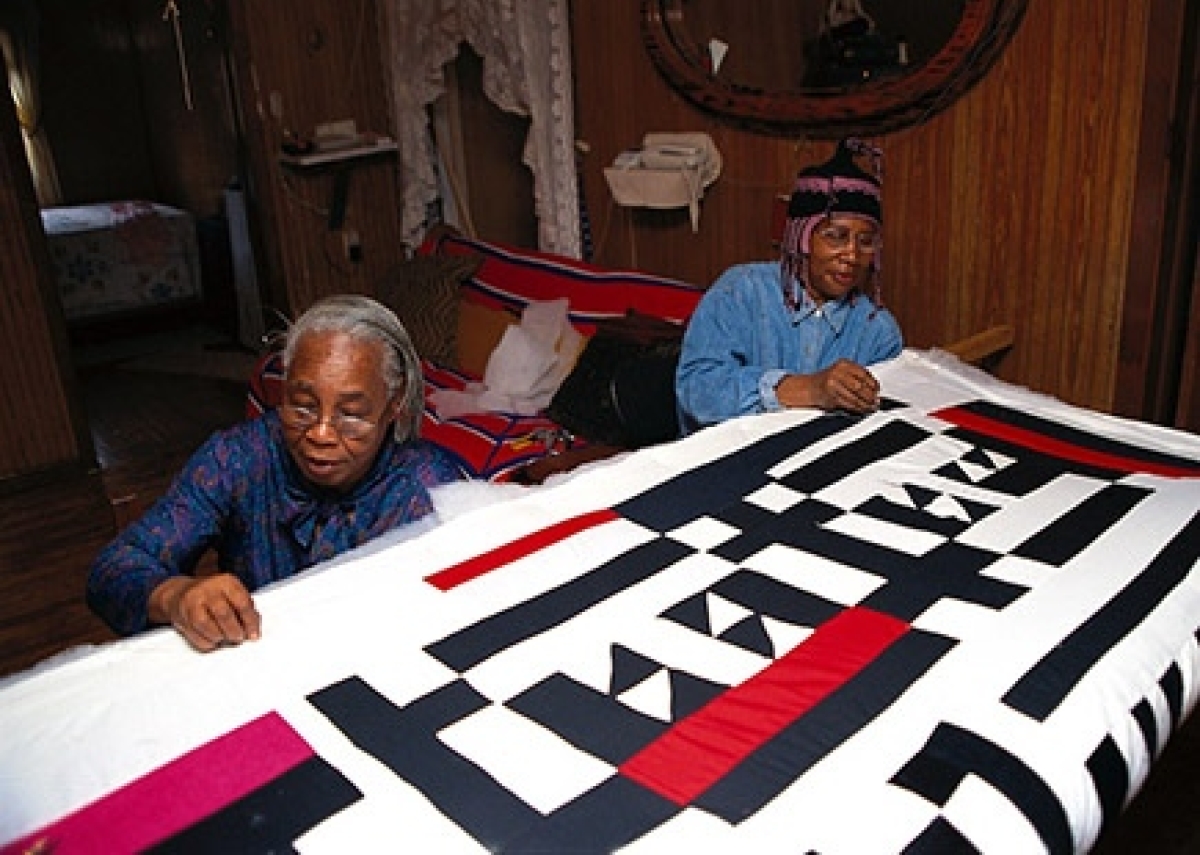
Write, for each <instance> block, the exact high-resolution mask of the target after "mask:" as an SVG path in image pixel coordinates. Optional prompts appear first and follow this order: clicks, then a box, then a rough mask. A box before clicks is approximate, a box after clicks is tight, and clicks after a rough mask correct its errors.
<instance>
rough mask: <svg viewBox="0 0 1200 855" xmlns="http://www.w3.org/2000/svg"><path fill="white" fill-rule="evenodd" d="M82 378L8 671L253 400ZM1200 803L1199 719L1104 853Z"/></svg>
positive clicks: (103, 370)
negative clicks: (79, 425)
mask: <svg viewBox="0 0 1200 855" xmlns="http://www.w3.org/2000/svg"><path fill="white" fill-rule="evenodd" d="M80 379H81V381H82V384H83V389H84V393H85V395H86V401H87V409H88V412H89V416H90V420H91V425H92V430H93V433H94V442H95V445H96V449H97V456H98V458H99V459H100V462H101V464H102V468H100V469H99V470H97V471H95V472H92V473H88V474H80V475H76V476H71V477H63V478H59V479H54V480H52V481H49V482H47V483H42V484H39V485H36V486H31V487H29V488H28V489H25V490H22V491H21V492H19V493H15V494H5V493H3V492H0V520H3V524H2V525H0V675H4V674H9V673H12V672H15V671H18V670H21V669H24V668H26V667H28V666H30V665H33V664H34V663H36V662H38V661H40V660H42V659H44V658H45V657H47V656H50V655H52V654H54V653H57V652H60V651H62V650H65V649H67V648H70V647H73V646H75V645H79V644H89V643H98V642H104V641H106V640H109V639H110V638H111V637H112V636H111V635H110V633H109V632H108V630H107V629H106V628H105V627H104V626H103V624H101V623H100V621H99V620H97V619H96V618H95V617H94V616H92V615H91V613H90V612H89V611H88V610H87V608H86V606H85V605H84V603H83V586H84V579H85V576H86V573H87V567H88V565H89V563H90V562H91V560H92V558H93V557H94V556H95V554H96V552H97V551H98V550H99V549H100V548H101V547H102V546H103V545H104V544H105V543H106V542H107V541H108V540H109V539H110V538H111V537H112V535H113V534H114V532H115V530H116V524H117V522H116V520H117V517H119V516H121V515H122V514H124V515H130V514H132V513H136V511H137V509H138V508H140V507H142V506H144V505H145V504H146V503H147V502H149V501H151V500H152V499H153V498H154V497H155V496H157V495H158V494H160V493H161V492H162V490H163V489H165V487H166V485H167V484H168V482H169V480H170V478H171V477H172V475H173V474H174V472H175V471H176V470H177V469H178V467H179V465H180V464H181V463H182V462H183V461H184V460H185V459H186V457H187V455H188V454H189V453H190V452H191V451H192V450H193V449H194V448H195V447H196V445H198V444H199V443H200V442H201V441H202V440H203V439H204V437H206V436H207V435H208V434H209V433H210V432H211V431H212V430H213V429H215V428H217V427H221V426H224V425H227V424H232V423H233V422H235V421H236V420H238V419H239V418H241V417H242V413H243V408H244V403H245V402H244V394H245V387H244V386H243V385H241V384H237V383H234V382H231V381H229V380H222V379H214V378H208V377H196V376H186V375H178V374H161V373H155V372H145V371H128V370H121V369H113V368H109V367H104V366H101V367H98V368H93V369H89V370H87V371H84V372H82V373H81V375H80ZM114 503H115V505H116V507H115V509H114ZM1198 804H1200V715H1197V716H1193V719H1192V721H1191V722H1190V724H1189V725H1188V726H1186V727H1184V728H1183V729H1182V730H1181V731H1180V732H1179V733H1178V734H1176V735H1175V737H1174V738H1173V740H1172V744H1171V746H1170V750H1168V751H1167V752H1166V755H1165V756H1164V757H1163V758H1162V759H1161V760H1160V762H1159V764H1158V765H1157V767H1156V769H1155V772H1154V774H1153V775H1152V776H1151V778H1150V780H1149V781H1148V782H1147V784H1146V786H1145V788H1144V789H1143V791H1142V793H1141V794H1140V795H1139V796H1138V798H1137V799H1136V800H1135V801H1134V803H1133V804H1132V805H1131V806H1130V808H1129V809H1128V811H1127V813H1126V815H1125V816H1124V817H1123V818H1122V820H1121V822H1120V823H1118V825H1117V826H1116V827H1115V828H1114V829H1113V830H1112V831H1111V832H1109V834H1108V835H1107V836H1106V837H1105V838H1104V839H1103V840H1102V841H1101V842H1100V845H1099V846H1098V847H1097V848H1096V849H1095V850H1094V852H1098V853H1102V855H1126V853H1131V854H1132V853H1137V854H1138V855H1141V854H1142V853H1154V855H1184V853H1189V855H1194V853H1200V817H1198V816H1197V810H1196V806H1197V805H1198Z"/></svg>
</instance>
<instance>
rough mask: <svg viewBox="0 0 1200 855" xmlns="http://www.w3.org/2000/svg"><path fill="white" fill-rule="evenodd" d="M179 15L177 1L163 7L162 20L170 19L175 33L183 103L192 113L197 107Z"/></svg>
mask: <svg viewBox="0 0 1200 855" xmlns="http://www.w3.org/2000/svg"><path fill="white" fill-rule="evenodd" d="M179 15H180V12H179V5H178V4H177V3H176V2H175V0H167V5H166V6H164V7H163V13H162V19H163V20H164V21H166V20H168V19H170V21H171V26H172V29H174V31H175V53H176V55H177V56H178V57H179V77H180V79H181V80H182V82H183V103H184V106H185V107H187V108H188V110H189V111H190V110H194V109H196V105H195V103H194V102H193V101H192V79H191V75H190V74H189V73H188V64H187V52H186V51H185V49H184V46H183V30H182V28H181V27H180V25H179Z"/></svg>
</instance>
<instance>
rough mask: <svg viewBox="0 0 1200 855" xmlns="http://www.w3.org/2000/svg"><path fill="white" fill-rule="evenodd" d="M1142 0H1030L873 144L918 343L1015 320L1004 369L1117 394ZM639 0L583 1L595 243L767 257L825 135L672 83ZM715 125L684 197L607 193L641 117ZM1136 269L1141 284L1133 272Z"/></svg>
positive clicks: (1144, 45)
mask: <svg viewBox="0 0 1200 855" xmlns="http://www.w3.org/2000/svg"><path fill="white" fill-rule="evenodd" d="M1151 3H1152V0H1091V2H1087V3H1063V2H1057V0H1030V2H1029V7H1028V11H1027V14H1026V18H1025V20H1024V22H1023V24H1022V26H1021V29H1020V30H1019V32H1018V33H1017V35H1016V38H1015V40H1014V41H1013V43H1012V44H1011V45H1010V46H1009V49H1008V50H1007V51H1006V52H1005V54H1004V55H1003V56H1002V58H1001V60H1000V61H999V63H998V64H997V65H996V67H995V68H993V70H992V71H991V73H990V74H989V75H988V76H987V77H986V78H985V79H984V80H983V81H982V82H981V83H980V84H978V85H977V86H976V87H975V88H974V89H972V90H971V91H970V92H969V93H968V94H967V95H966V96H965V97H964V98H963V99H962V100H960V101H959V102H958V103H957V104H956V105H954V106H952V107H951V108H950V109H949V110H947V111H946V112H944V113H942V114H940V115H939V116H937V117H935V118H934V119H932V120H930V121H929V122H927V123H925V124H923V125H921V126H919V127H916V128H912V129H909V130H905V131H901V132H898V133H895V134H891V135H888V136H885V137H882V138H879V139H876V140H875V142H876V143H878V144H879V145H881V146H882V148H883V149H884V152H885V190H884V212H885V219H886V250H885V252H886V254H885V260H884V276H885V279H884V289H885V290H884V297H885V300H886V302H887V303H888V305H889V306H890V308H891V309H892V310H893V311H894V312H895V313H896V315H897V316H898V318H899V320H900V322H901V324H902V326H903V328H904V331H905V335H906V338H907V340H908V342H909V343H910V344H912V345H914V346H917V347H927V346H931V345H935V344H938V343H940V342H947V341H951V340H954V339H956V338H959V337H962V336H965V335H967V334H969V333H971V332H973V331H977V330H979V329H981V328H984V327H986V326H989V325H992V324H997V323H1008V324H1012V325H1014V326H1015V327H1016V331H1017V340H1016V346H1015V348H1014V350H1013V351H1012V353H1011V354H1010V355H1009V356H1007V357H1006V358H1005V359H1004V361H1003V362H1002V363H1001V364H1000V367H999V374H1000V376H1002V377H1003V378H1004V379H1007V380H1009V381H1011V382H1015V383H1018V384H1021V385H1024V386H1028V387H1032V388H1034V389H1037V390H1041V391H1044V392H1048V393H1050V394H1053V395H1056V396H1058V397H1061V398H1063V399H1066V400H1068V401H1071V402H1073V403H1077V404H1081V405H1084V406H1089V407H1094V408H1098V409H1109V408H1110V407H1111V406H1112V404H1113V401H1114V395H1115V388H1114V387H1115V382H1116V380H1115V378H1116V374H1117V363H1118V358H1119V350H1120V338H1119V337H1120V326H1121V317H1122V308H1123V306H1124V302H1125V299H1126V290H1127V282H1126V275H1127V261H1128V259H1129V258H1130V253H1131V248H1130V229H1131V226H1130V224H1131V221H1132V218H1133V200H1134V195H1135V190H1136V187H1135V180H1136V177H1137V168H1138V154H1139V148H1138V147H1139V127H1140V124H1139V123H1140V122H1141V119H1142V110H1141V99H1142V95H1143V84H1144V82H1145V73H1144V66H1145V62H1146V57H1147V52H1148V51H1151V50H1155V49H1156V47H1155V45H1154V44H1151V43H1150V42H1149V41H1148V33H1147V18H1148V14H1149V8H1150V6H1151ZM639 6H640V4H639V2H638V0H575V2H573V4H572V7H573V23H572V26H573V33H574V42H573V43H574V50H575V57H574V58H575V64H576V111H577V114H578V117H579V120H578V129H577V130H578V135H579V137H580V138H581V139H583V140H586V141H587V143H588V144H589V145H590V149H591V153H590V155H589V156H588V159H587V162H586V164H585V188H586V196H587V199H588V202H589V209H590V211H591V214H592V219H593V229H594V232H595V233H596V235H597V243H598V247H599V248H598V260H600V261H602V262H604V263H607V264H622V265H637V266H641V267H645V268H647V269H650V270H653V271H655V272H658V273H662V274H665V275H672V276H677V277H679V278H683V279H686V280H689V281H692V282H696V283H702V284H703V283H708V282H711V281H712V280H713V279H714V278H715V277H716V276H717V275H718V274H719V273H720V272H721V271H722V270H723V269H724V268H725V267H727V266H729V265H730V264H733V263H735V262H739V261H743V260H748V259H756V258H769V257H772V256H773V254H774V253H773V250H772V249H771V247H770V246H769V242H768V235H769V225H770V200H771V197H772V195H774V194H777V193H780V192H787V190H788V189H789V187H790V184H791V181H792V178H793V176H794V175H795V172H796V171H797V169H799V168H800V167H802V166H804V165H807V164H809V163H812V162H815V161H817V160H819V159H822V158H823V157H824V156H825V155H826V154H827V153H828V151H829V146H828V144H826V143H820V142H815V141H812V140H806V139H784V138H779V137H769V136H764V135H762V134H758V133H753V132H748V131H743V130H740V129H738V128H737V127H735V126H733V125H731V124H730V123H728V122H726V121H724V120H721V119H717V118H715V117H713V116H710V115H708V114H706V113H704V112H702V111H700V110H698V109H697V108H695V107H693V106H691V105H690V104H689V103H688V102H686V101H684V100H683V99H682V98H681V97H680V96H678V95H676V94H675V93H674V92H673V91H672V90H671V89H670V88H669V87H668V86H667V85H666V83H665V82H664V81H663V79H662V78H661V77H660V75H659V74H658V73H657V71H656V70H655V68H654V67H653V65H652V64H651V61H650V59H649V58H648V56H647V54H646V51H645V49H644V47H643V44H642V39H641V31H640V28H639V21H640V17H639ZM693 130H700V131H707V132H708V133H710V134H711V135H712V136H713V138H714V140H715V141H716V143H717V146H718V148H719V149H720V150H721V153H722V155H723V158H724V170H723V172H722V174H721V177H720V178H719V179H718V181H717V183H716V184H715V185H713V186H712V187H711V188H709V192H708V194H707V195H706V197H705V199H704V202H703V213H702V216H701V223H700V230H699V233H697V234H693V233H692V232H691V229H690V224H689V222H688V219H687V213H686V211H682V210H681V211H678V212H676V211H669V212H650V211H645V210H632V209H624V208H617V207H616V206H615V205H614V204H613V203H612V201H611V196H610V194H609V191H608V188H607V186H606V185H605V184H604V180H603V176H602V173H601V170H602V168H603V167H604V166H605V165H607V164H608V163H610V162H611V161H612V159H613V157H614V156H615V155H616V154H617V153H618V152H619V151H621V150H622V149H624V148H626V147H629V146H633V145H636V144H637V143H638V142H639V140H640V139H641V137H642V135H643V134H644V133H646V132H647V131H693ZM1131 287H1135V288H1136V287H1137V286H1136V284H1135V285H1134V286H1131Z"/></svg>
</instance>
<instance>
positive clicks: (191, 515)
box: [87, 295, 460, 651]
mask: <svg viewBox="0 0 1200 855" xmlns="http://www.w3.org/2000/svg"><path fill="white" fill-rule="evenodd" d="M283 363H284V383H283V401H282V403H281V404H280V406H279V407H278V408H277V409H275V410H273V411H270V412H268V413H266V414H265V415H264V416H263V417H262V418H261V419H255V420H252V421H247V422H244V423H242V424H239V425H236V426H234V427H232V428H229V429H227V430H223V431H218V432H217V433H215V434H214V435H213V436H212V437H210V438H209V439H208V441H207V442H206V443H205V444H204V445H203V446H202V447H201V448H200V449H199V450H198V451H197V452H196V453H195V454H194V455H193V456H192V457H191V459H190V460H189V461H188V463H187V464H186V465H185V467H184V469H183V471H182V472H181V473H180V474H179V476H178V477H177V478H176V480H175V482H174V483H173V484H172V485H171V487H170V489H169V490H168V491H167V493H166V494H165V495H164V496H163V497H162V498H161V499H159V501H158V502H157V503H155V504H154V505H153V506H152V507H151V508H150V509H149V510H148V511H147V512H146V514H145V516H143V517H142V518H141V519H140V520H138V521H137V522H135V523H133V524H132V525H130V526H129V527H127V528H126V529H125V530H124V531H122V532H120V533H119V534H118V535H117V537H116V539H115V540H113V542H112V543H110V544H109V545H108V546H107V547H106V548H105V549H104V550H103V551H102V552H101V553H100V555H99V556H98V557H97V559H96V561H95V563H94V564H93V565H92V568H91V572H90V574H89V577H88V584H87V600H88V605H89V606H91V608H92V609H93V610H94V611H95V612H96V613H97V614H99V615H100V616H101V617H102V618H103V619H104V620H105V621H106V622H107V623H108V624H109V626H110V627H112V629H113V630H115V631H116V632H118V633H120V634H125V635H128V634H133V633H136V632H140V631H141V630H143V629H145V628H147V627H149V626H152V625H156V624H171V625H173V626H174V627H175V628H176V629H177V630H178V631H179V632H180V633H181V634H182V635H183V637H184V638H185V639H187V641H188V642H189V643H190V644H191V645H192V646H193V647H194V648H196V649H197V650H201V651H207V650H212V649H213V648H216V647H219V646H221V645H226V644H238V643H240V642H242V641H247V640H254V639H257V638H258V637H259V636H260V634H261V621H260V617H259V613H258V610H257V609H256V608H255V606H254V602H253V599H252V598H251V596H250V592H251V591H254V590H256V589H258V588H260V587H262V586H263V585H266V584H268V583H270V582H274V581H277V580H279V579H284V578H287V577H289V576H292V575H294V574H296V573H298V572H300V571H302V570H304V569H306V568H308V567H311V566H313V565H314V564H317V563H318V562H320V561H324V560H326V559H328V558H332V557H333V556H335V555H338V554H340V553H342V552H345V551H346V550H349V549H352V548H354V547H357V546H359V545H361V544H363V543H365V542H367V541H368V540H371V539H372V538H374V537H377V536H378V535H380V534H383V533H384V532H387V531H389V530H392V529H394V528H396V527H398V526H401V525H404V524H406V523H409V522H412V521H414V520H417V519H420V518H421V517H424V516H426V515H428V514H430V513H432V511H433V504H432V501H431V499H430V495H429V490H430V489H431V488H432V487H434V486H436V485H438V484H442V483H445V482H448V481H453V480H457V479H458V478H459V477H460V475H459V472H458V470H457V468H456V467H455V465H454V464H453V463H452V462H451V460H450V458H448V457H447V456H446V455H445V454H444V453H443V452H442V451H440V450H439V449H438V448H437V447H436V446H433V445H431V444H429V443H425V442H422V441H421V440H419V439H418V438H417V432H418V427H419V425H420V420H421V404H422V395H423V388H422V381H421V374H420V363H419V361H418V357H417V354H416V352H415V351H414V349H413V346H412V343H411V341H410V340H409V337H408V333H407V332H406V331H405V329H404V327H403V326H402V325H401V323H400V321H399V320H398V319H397V318H396V316H395V315H394V314H393V313H392V312H391V311H390V310H389V309H388V308H386V307H385V306H383V305H382V304H380V303H378V302H376V301H375V300H372V299H370V298H368V297H362V296H356V295H339V296H334V297H329V298H326V299H324V300H322V301H320V302H318V303H317V304H315V305H314V306H313V307H312V308H310V309H309V310H308V311H307V312H305V313H304V314H303V315H302V316H301V317H300V318H299V319H297V320H296V322H295V323H294V324H292V325H291V326H290V327H289V328H288V330H287V331H286V334H285V337H284V341H283ZM210 548H211V549H215V550H216V553H217V566H218V568H219V571H220V572H218V573H216V574H213V575H205V576H200V577H198V576H196V575H195V570H196V566H197V564H198V562H199V560H200V558H201V556H202V555H203V554H204V553H205V552H206V551H207V550H208V549H210Z"/></svg>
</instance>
